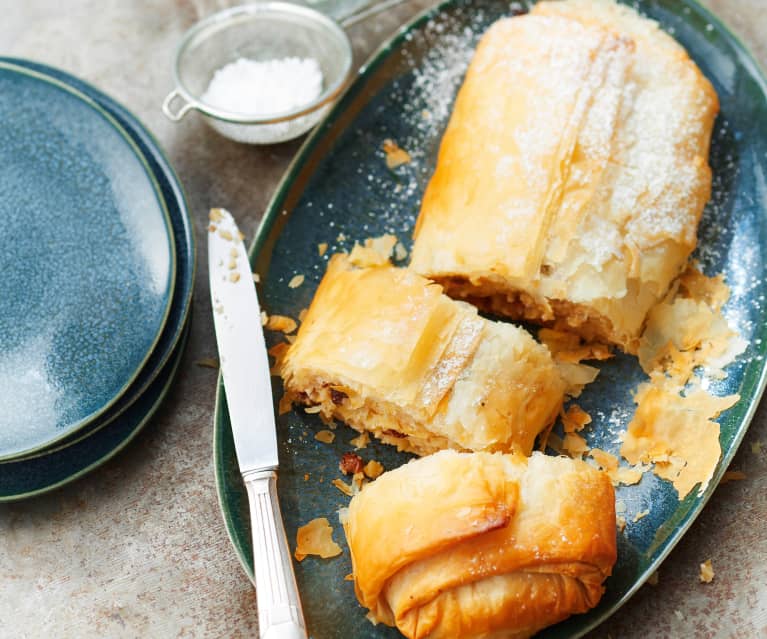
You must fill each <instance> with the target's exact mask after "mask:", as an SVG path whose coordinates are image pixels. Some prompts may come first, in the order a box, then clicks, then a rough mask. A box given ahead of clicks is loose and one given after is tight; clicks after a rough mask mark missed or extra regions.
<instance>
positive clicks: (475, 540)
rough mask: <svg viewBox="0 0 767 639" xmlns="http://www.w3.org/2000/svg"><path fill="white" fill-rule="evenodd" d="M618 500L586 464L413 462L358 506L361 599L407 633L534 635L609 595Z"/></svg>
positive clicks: (474, 459)
mask: <svg viewBox="0 0 767 639" xmlns="http://www.w3.org/2000/svg"><path fill="white" fill-rule="evenodd" d="M614 500H615V497H614V493H613V487H612V484H611V482H610V479H609V478H608V477H607V476H606V475H605V474H604V473H602V472H601V471H598V470H596V469H595V468H593V467H591V466H589V465H588V464H586V463H585V462H582V461H580V460H578V461H576V460H572V459H568V458H564V457H546V456H545V455H543V454H541V453H534V454H533V456H532V457H530V458H529V459H527V458H523V457H519V456H513V455H503V454H499V453H495V454H489V453H458V452H455V451H443V452H440V453H437V454H436V455H432V456H430V457H426V458H423V459H418V460H415V461H412V462H410V463H408V464H406V465H404V466H402V467H400V468H397V469H396V470H393V471H390V472H387V473H384V474H383V475H381V477H379V478H378V479H376V481H375V482H373V483H372V484H370V485H368V486H366V487H365V488H364V490H362V492H360V493H359V494H358V495H356V496H355V497H354V498H353V499H352V501H351V503H350V505H349V512H348V517H347V519H346V523H345V525H344V529H345V532H346V538H347V540H348V542H349V550H350V551H351V557H352V566H353V570H354V587H355V591H356V593H357V598H358V599H359V601H360V603H361V604H362V605H363V606H365V607H366V608H368V609H370V616H371V617H372V618H373V620H375V621H378V622H381V623H385V624H387V625H390V626H396V627H397V628H398V629H399V630H400V632H402V634H404V635H405V636H406V637H408V638H409V639H426V638H428V639H474V638H477V639H479V638H482V639H487V638H490V637H497V638H500V637H504V638H513V639H521V638H523V637H530V636H531V635H533V634H534V633H536V632H537V631H539V630H541V629H542V628H544V627H546V626H548V625H551V624H553V623H556V622H558V621H561V620H562V619H564V618H565V617H568V616H569V615H571V614H574V613H582V612H586V611H587V610H589V609H590V608H593V607H594V606H596V604H597V603H598V602H599V600H600V598H601V596H602V593H603V591H604V587H603V585H602V584H603V582H604V580H605V579H606V578H607V577H608V576H609V575H610V573H611V571H612V567H613V565H614V563H615V560H616V529H615V524H616V518H615V501H614Z"/></svg>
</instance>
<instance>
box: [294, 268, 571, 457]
mask: <svg viewBox="0 0 767 639" xmlns="http://www.w3.org/2000/svg"><path fill="white" fill-rule="evenodd" d="M280 373H281V375H282V378H283V380H284V382H285V392H286V394H287V397H288V398H289V399H290V400H292V401H294V402H298V403H300V404H305V405H308V406H317V407H319V410H320V412H321V413H322V415H323V416H324V417H325V418H326V419H327V418H337V419H340V420H342V421H344V422H346V423H347V424H349V425H350V426H352V427H353V428H356V429H357V430H359V431H363V432H364V431H369V432H370V433H372V434H373V435H375V436H376V437H378V438H380V439H381V440H383V441H385V442H387V443H390V444H394V445H396V446H397V447H398V448H399V449H400V450H406V451H411V452H414V453H417V454H419V455H423V454H427V453H432V452H434V451H437V450H441V449H444V448H456V449H460V450H490V451H495V450H500V451H509V450H516V451H519V452H522V453H524V454H530V452H531V450H532V448H533V444H534V440H535V438H536V436H537V435H538V433H540V432H541V431H542V430H544V429H545V428H547V427H548V426H549V425H550V424H551V423H552V422H553V420H554V419H555V418H556V415H557V412H558V410H559V408H560V406H561V404H562V400H563V393H564V382H563V381H562V379H561V377H560V375H559V372H558V370H557V368H556V366H555V364H554V363H553V361H552V359H551V356H550V354H549V351H548V349H547V348H546V347H545V346H542V345H540V344H538V343H537V342H535V340H533V338H532V337H530V335H528V334H527V333H526V332H525V331H524V330H522V329H520V328H517V327H515V326H512V325H510V324H502V323H498V322H491V321H488V320H485V319H483V318H482V317H480V316H479V315H478V314H477V311H476V309H475V308H474V307H472V306H470V305H469V304H466V303H463V302H456V301H454V300H451V299H450V298H449V297H447V296H445V295H443V293H442V287H441V286H439V285H438V284H435V283H433V282H429V281H428V280H426V279H424V278H422V277H421V276H419V275H417V274H416V273H414V272H412V271H410V270H408V269H401V268H395V267H393V266H390V265H385V266H375V267H368V268H357V267H355V266H354V265H353V264H352V263H351V262H350V261H349V259H348V257H347V256H346V255H335V256H333V257H332V258H331V260H330V262H329V264H328V270H327V273H326V274H325V276H324V278H323V279H322V282H321V283H320V285H319V288H318V289H317V292H316V294H315V296H314V299H313V301H312V304H311V306H310V308H309V311H308V313H307V315H306V317H305V319H304V322H303V323H302V325H301V328H300V330H299V332H298V336H297V339H296V340H295V342H294V343H293V344H292V345H291V346H290V348H289V349H288V351H287V353H286V354H285V356H284V357H283V358H282V361H281V362H280Z"/></svg>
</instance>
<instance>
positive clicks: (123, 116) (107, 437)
mask: <svg viewBox="0 0 767 639" xmlns="http://www.w3.org/2000/svg"><path fill="white" fill-rule="evenodd" d="M0 63H5V64H8V65H14V66H17V67H22V68H27V69H30V70H34V71H35V72H37V73H39V74H42V75H45V76H49V77H51V78H52V79H55V80H57V81H59V82H61V83H63V84H66V85H67V86H70V87H72V88H75V89H76V90H78V91H79V92H81V93H82V94H83V95H87V96H88V97H89V98H90V99H92V100H93V101H94V102H95V103H97V104H98V105H99V106H100V107H101V108H103V109H104V111H105V112H107V113H109V115H110V117H112V118H113V119H114V120H115V121H116V122H118V123H119V124H120V126H121V127H122V128H123V130H124V131H125V132H126V134H127V135H128V136H130V139H131V141H132V143H133V144H134V145H135V148H136V150H137V152H138V153H140V155H141V157H142V159H143V161H144V162H146V165H147V167H148V168H149V170H150V171H151V172H152V176H153V179H154V180H156V183H157V186H158V189H159V192H160V194H161V196H162V198H163V202H164V205H165V206H166V207H167V210H168V214H169V218H170V222H171V231H172V241H173V245H174V248H175V252H176V256H177V268H176V271H175V281H174V286H173V294H172V297H171V302H170V308H169V312H168V316H167V320H166V323H165V326H164V329H163V330H162V332H161V334H160V336H159V339H158V341H157V344H156V346H155V348H154V349H153V350H152V352H151V354H150V355H149V357H148V359H147V361H146V363H145V364H144V366H143V367H142V368H141V370H140V372H139V374H138V375H137V377H136V378H135V379H134V381H133V383H132V384H131V385H130V386H129V388H128V389H127V390H126V391H125V392H124V393H123V394H122V395H121V396H120V397H119V398H118V400H117V401H116V402H115V403H114V404H113V405H112V406H111V407H109V409H108V410H107V411H105V412H104V413H103V414H102V415H100V416H99V417H98V418H95V419H93V420H91V421H90V422H89V423H88V424H87V425H86V426H84V427H82V428H80V429H78V430H77V431H75V432H74V433H72V434H71V435H69V436H67V437H64V438H63V439H61V440H60V441H58V442H57V443H56V444H55V445H52V446H49V447H47V448H45V449H44V450H42V451H38V452H36V453H34V454H31V455H28V456H25V457H23V458H15V459H12V460H5V461H0V502H2V501H14V500H18V499H24V498H27V497H30V496H33V495H38V494H41V493H44V492H47V491H50V490H53V489H55V488H57V487H59V486H63V485H65V484H66V483H69V482H71V481H73V480H75V479H77V478H78V477H81V476H82V475H84V474H85V473H87V472H89V471H90V470H93V469H94V468H96V467H98V466H99V465H101V464H102V463H104V462H106V461H107V460H108V459H110V458H111V457H112V456H114V455H115V454H116V453H117V452H118V451H120V450H122V448H124V447H125V446H126V445H127V444H128V443H129V442H130V441H131V440H132V439H133V438H134V437H135V436H136V434H137V433H138V432H139V431H140V430H141V429H142V428H143V427H144V426H145V425H146V424H147V422H148V421H149V419H150V417H151V416H152V414H153V413H154V412H155V411H156V409H157V408H158V407H159V405H160V404H161V402H162V399H163V398H164V397H165V395H166V394H167V392H168V391H169V389H170V386H171V384H172V382H173V380H174V378H175V374H176V372H177V370H178V364H179V362H180V359H181V356H182V354H183V349H184V343H185V341H186V338H187V334H188V326H189V319H190V310H191V302H192V289H193V283H194V271H195V245H194V235H193V230H192V225H191V220H190V219H189V214H188V211H187V207H186V202H185V198H184V194H183V191H182V189H181V186H180V184H179V182H178V179H177V178H176V175H175V173H174V171H173V169H172V167H171V166H170V164H169V162H168V160H167V159H166V158H165V156H164V155H163V153H162V152H161V151H160V148H159V146H158V145H157V143H156V141H155V140H154V139H153V138H152V136H151V135H150V134H149V133H148V132H147V130H146V129H145V128H144V127H143V126H142V125H141V123H140V122H139V121H138V120H137V119H136V118H135V117H134V116H133V115H132V114H130V113H129V112H128V111H127V110H126V109H125V108H124V107H122V106H121V105H119V104H118V103H116V102H115V101H114V100H112V99H111V98H109V97H108V96H106V95H104V94H103V93H101V92H100V91H98V90H97V89H95V88H94V87H92V86H90V85H88V84H87V83H85V82H83V81H81V80H79V79H77V78H74V77H72V76H71V75H69V74H67V73H65V72H63V71H60V70H58V69H53V68H51V67H47V66H45V65H41V64H38V63H34V62H31V61H28V60H19V59H10V58H0Z"/></svg>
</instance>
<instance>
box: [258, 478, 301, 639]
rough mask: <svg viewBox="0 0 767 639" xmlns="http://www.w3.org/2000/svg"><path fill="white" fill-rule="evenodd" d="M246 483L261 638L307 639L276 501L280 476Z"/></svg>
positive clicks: (278, 506)
mask: <svg viewBox="0 0 767 639" xmlns="http://www.w3.org/2000/svg"><path fill="white" fill-rule="evenodd" d="M243 480H244V481H245V486H246V488H247V490H248V502H249V504H250V521H251V527H252V529H253V563H254V567H253V572H254V574H255V577H256V601H257V602H258V629H259V636H260V637H261V639H306V637H307V635H306V625H305V623H304V615H303V611H302V610H301V599H300V598H299V596H298V586H297V585H296V576H295V574H294V573H293V564H292V562H291V558H290V550H289V549H288V540H287V537H286V535H285V526H284V524H283V523H282V514H281V513H280V502H279V501H278V499H277V473H276V472H275V471H273V470H266V471H256V472H251V473H245V474H243Z"/></svg>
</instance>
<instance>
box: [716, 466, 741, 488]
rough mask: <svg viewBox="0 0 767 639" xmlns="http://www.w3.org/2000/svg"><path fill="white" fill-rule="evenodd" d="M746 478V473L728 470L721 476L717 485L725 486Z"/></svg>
mask: <svg viewBox="0 0 767 639" xmlns="http://www.w3.org/2000/svg"><path fill="white" fill-rule="evenodd" d="M745 478H746V473H744V472H743V471H742V470H728V471H725V473H724V475H722V479H721V480H720V481H719V485H720V486H721V485H722V484H726V483H728V482H731V481H743V480H744V479H745Z"/></svg>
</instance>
